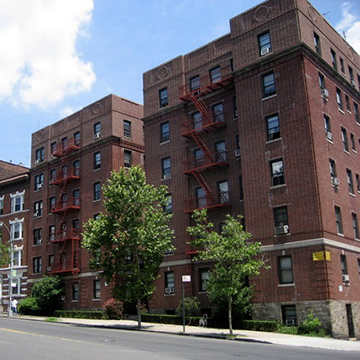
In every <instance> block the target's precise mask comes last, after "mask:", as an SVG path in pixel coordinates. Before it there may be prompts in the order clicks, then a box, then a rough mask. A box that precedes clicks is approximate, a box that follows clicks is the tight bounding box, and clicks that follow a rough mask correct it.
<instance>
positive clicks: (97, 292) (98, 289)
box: [93, 279, 101, 299]
mask: <svg viewBox="0 0 360 360" xmlns="http://www.w3.org/2000/svg"><path fill="white" fill-rule="evenodd" d="M93 286H94V292H93V296H94V299H100V298H101V284H100V280H99V279H96V280H94V282H93Z"/></svg>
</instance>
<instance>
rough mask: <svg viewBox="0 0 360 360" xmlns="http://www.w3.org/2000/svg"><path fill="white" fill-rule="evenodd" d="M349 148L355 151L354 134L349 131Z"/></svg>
mask: <svg viewBox="0 0 360 360" xmlns="http://www.w3.org/2000/svg"><path fill="white" fill-rule="evenodd" d="M350 141H351V149H352V150H353V151H355V152H356V142H355V135H354V134H353V133H350Z"/></svg>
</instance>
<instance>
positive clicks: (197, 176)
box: [193, 171, 215, 204]
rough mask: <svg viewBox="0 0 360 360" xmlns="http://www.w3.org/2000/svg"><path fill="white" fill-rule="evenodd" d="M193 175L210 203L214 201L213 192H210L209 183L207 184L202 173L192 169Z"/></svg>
mask: <svg viewBox="0 0 360 360" xmlns="http://www.w3.org/2000/svg"><path fill="white" fill-rule="evenodd" d="M193 175H194V177H195V179H196V181H197V182H198V184H199V185H200V186H201V187H202V188H203V190H204V191H205V193H206V197H207V198H208V199H209V200H210V202H211V203H213V204H214V203H215V198H214V194H213V193H212V191H211V189H210V187H209V185H208V184H207V182H206V181H205V179H204V177H203V176H202V174H201V173H200V172H198V171H194V172H193Z"/></svg>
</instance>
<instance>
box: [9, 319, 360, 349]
mask: <svg viewBox="0 0 360 360" xmlns="http://www.w3.org/2000/svg"><path fill="white" fill-rule="evenodd" d="M13 319H16V320H32V321H45V320H46V319H47V317H41V316H24V315H19V316H15V317H13ZM56 322H58V323H63V324H74V325H79V326H92V327H103V328H107V329H124V330H136V331H151V332H158V333H167V334H177V335H183V336H185V335H187V336H200V337H210V338H222V339H226V338H227V335H228V334H229V331H228V330H227V329H213V328H201V327H198V326H186V327H185V333H184V332H183V327H182V326H181V325H168V324H153V323H146V322H143V323H142V327H141V330H139V329H138V328H137V322H136V321H133V320H93V319H71V318H59V319H58V320H57V321H56ZM234 336H235V338H234V340H235V341H248V342H261V343H268V344H277V345H288V346H306V347H315V348H322V349H332V350H347V351H360V341H348V340H337V339H332V338H320V337H309V336H298V335H286V334H278V333H271V332H262V331H249V330H235V331H234Z"/></svg>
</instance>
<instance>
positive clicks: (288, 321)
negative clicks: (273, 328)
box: [285, 319, 295, 326]
mask: <svg viewBox="0 0 360 360" xmlns="http://www.w3.org/2000/svg"><path fill="white" fill-rule="evenodd" d="M285 324H286V326H295V319H286V320H285Z"/></svg>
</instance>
